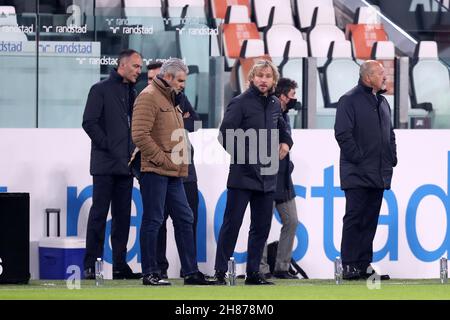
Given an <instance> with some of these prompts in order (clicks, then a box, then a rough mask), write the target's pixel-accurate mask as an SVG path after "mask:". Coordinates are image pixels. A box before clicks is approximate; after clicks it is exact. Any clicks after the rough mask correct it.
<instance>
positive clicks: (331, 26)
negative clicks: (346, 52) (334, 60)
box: [307, 6, 345, 128]
mask: <svg viewBox="0 0 450 320" xmlns="http://www.w3.org/2000/svg"><path fill="white" fill-rule="evenodd" d="M307 37H308V53H309V56H311V57H315V58H317V68H318V69H317V84H316V97H317V100H316V103H317V104H316V108H317V114H316V115H317V117H316V127H317V128H332V127H333V124H334V118H335V114H336V110H335V109H333V108H325V99H324V95H323V86H324V85H323V82H324V79H323V78H324V75H323V66H324V65H325V63H326V62H327V57H328V51H329V48H330V45H331V43H332V42H333V41H336V42H337V41H344V40H345V35H344V32H343V31H342V30H340V29H339V28H338V27H337V26H336V18H335V13H334V7H330V6H322V7H316V8H315V9H314V12H313V16H312V21H311V27H310V28H309V30H308V33H307ZM319 71H320V72H319Z"/></svg>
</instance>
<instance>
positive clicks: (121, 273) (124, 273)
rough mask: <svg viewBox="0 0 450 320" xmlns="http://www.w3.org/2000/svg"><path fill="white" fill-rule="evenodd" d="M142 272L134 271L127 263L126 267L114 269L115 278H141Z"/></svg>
mask: <svg viewBox="0 0 450 320" xmlns="http://www.w3.org/2000/svg"><path fill="white" fill-rule="evenodd" d="M141 278H142V273H138V272H137V273H134V272H133V270H131V268H130V266H128V265H126V267H124V268H122V269H119V270H116V269H113V280H124V279H130V280H133V279H141Z"/></svg>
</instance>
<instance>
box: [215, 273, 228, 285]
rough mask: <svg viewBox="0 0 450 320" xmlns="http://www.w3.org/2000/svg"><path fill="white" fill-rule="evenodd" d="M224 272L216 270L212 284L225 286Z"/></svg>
mask: <svg viewBox="0 0 450 320" xmlns="http://www.w3.org/2000/svg"><path fill="white" fill-rule="evenodd" d="M225 278H226V274H225V272H223V271H216V273H215V274H214V278H213V284H215V285H219V286H225V285H226V284H227V281H226V280H225Z"/></svg>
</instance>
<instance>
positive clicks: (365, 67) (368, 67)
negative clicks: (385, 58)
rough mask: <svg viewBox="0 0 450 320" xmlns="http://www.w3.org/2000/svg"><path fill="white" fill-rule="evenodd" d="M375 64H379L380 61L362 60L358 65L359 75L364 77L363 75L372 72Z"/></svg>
mask: <svg viewBox="0 0 450 320" xmlns="http://www.w3.org/2000/svg"><path fill="white" fill-rule="evenodd" d="M375 65H378V66H379V65H380V63H379V62H378V61H376V60H367V61H364V62H363V64H361V66H360V67H359V76H360V77H361V78H364V76H366V75H368V74H372V73H373V67H374V66H375Z"/></svg>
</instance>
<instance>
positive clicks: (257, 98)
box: [219, 86, 293, 192]
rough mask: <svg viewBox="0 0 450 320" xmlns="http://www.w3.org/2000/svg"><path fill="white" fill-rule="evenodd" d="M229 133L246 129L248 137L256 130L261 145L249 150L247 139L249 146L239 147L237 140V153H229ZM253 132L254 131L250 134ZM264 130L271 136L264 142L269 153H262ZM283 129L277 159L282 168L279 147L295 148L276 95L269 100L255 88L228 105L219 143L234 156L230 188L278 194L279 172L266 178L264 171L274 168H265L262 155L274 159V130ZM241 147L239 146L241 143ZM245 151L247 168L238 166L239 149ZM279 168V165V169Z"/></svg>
mask: <svg viewBox="0 0 450 320" xmlns="http://www.w3.org/2000/svg"><path fill="white" fill-rule="evenodd" d="M227 129H232V130H236V129H242V130H243V131H244V132H246V133H250V131H251V129H255V132H256V134H255V136H256V137H257V143H256V144H255V145H253V146H252V148H251V149H250V148H249V140H250V139H245V145H242V141H241V144H240V145H237V143H236V142H237V139H236V138H235V139H234V150H227V135H226V130H227ZM249 129H250V130H249ZM260 129H267V134H265V135H263V139H267V146H268V147H267V149H268V150H261V149H260V147H261V143H260V141H259V140H260V138H259V137H260V135H259V133H262V131H261V130H260ZM272 129H275V130H276V129H279V141H274V142H273V143H274V144H275V145H276V152H277V155H276V156H274V158H275V159H276V161H277V162H278V164H279V156H278V146H279V143H281V142H284V143H286V144H288V145H289V147H290V148H291V147H292V145H293V141H292V139H291V136H290V134H289V132H288V130H287V126H286V123H285V122H284V120H283V118H282V115H281V108H280V101H279V100H278V98H277V97H275V96H274V95H269V96H268V97H265V96H263V95H261V93H260V91H259V90H258V89H257V88H256V87H255V86H251V87H250V88H249V89H248V90H246V91H245V92H243V93H242V94H240V95H239V96H237V97H234V98H233V99H232V100H231V101H230V103H229V104H228V106H227V108H226V111H225V115H224V118H223V121H222V124H221V126H220V134H219V142H220V143H221V144H222V146H223V147H224V148H225V150H227V152H228V153H230V154H231V155H232V159H231V160H232V162H231V164H230V172H229V175H228V182H227V187H228V188H237V189H247V190H255V191H262V192H275V189H276V184H277V174H276V173H277V172H278V170H277V171H276V172H275V174H271V175H262V174H261V169H263V168H266V169H267V168H269V167H271V165H272V166H273V165H274V164H271V163H268V164H264V163H263V162H264V161H261V157H260V151H261V154H263V155H264V156H267V157H271V153H270V149H271V148H270V146H271V143H272V141H271V130H272ZM238 143H239V142H238ZM239 148H241V149H242V150H244V152H243V153H244V157H245V159H241V160H244V163H243V164H240V163H238V156H239V152H236V151H237V149H239ZM255 153H256V155H257V156H256V160H257V161H256V163H251V162H252V157H251V155H252V154H255ZM277 166H278V165H277Z"/></svg>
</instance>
